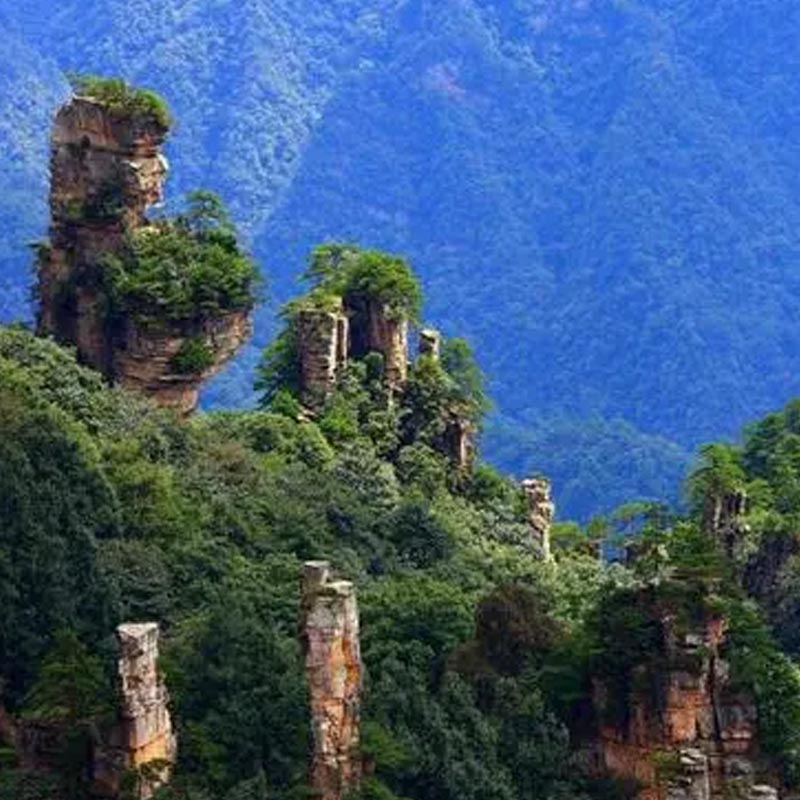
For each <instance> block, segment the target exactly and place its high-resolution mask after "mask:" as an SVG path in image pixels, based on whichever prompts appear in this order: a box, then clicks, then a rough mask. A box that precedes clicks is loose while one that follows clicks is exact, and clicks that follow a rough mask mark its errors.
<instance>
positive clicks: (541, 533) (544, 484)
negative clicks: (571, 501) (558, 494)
mask: <svg viewBox="0 0 800 800" xmlns="http://www.w3.org/2000/svg"><path fill="white" fill-rule="evenodd" d="M522 488H523V489H524V491H525V497H526V499H527V501H528V525H529V526H530V530H531V537H532V539H533V541H534V543H535V544H536V545H537V547H538V548H539V550H540V551H541V553H542V555H543V556H544V558H545V559H547V560H549V559H550V558H551V557H552V556H551V553H550V529H551V527H552V524H553V517H554V515H555V504H554V503H553V501H552V499H551V497H550V481H549V480H547V478H528V479H526V480H524V481H522Z"/></svg>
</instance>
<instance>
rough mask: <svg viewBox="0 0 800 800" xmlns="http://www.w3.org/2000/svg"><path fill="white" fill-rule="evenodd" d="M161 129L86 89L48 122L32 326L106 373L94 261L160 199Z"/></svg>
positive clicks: (164, 166) (108, 352) (153, 121)
mask: <svg viewBox="0 0 800 800" xmlns="http://www.w3.org/2000/svg"><path fill="white" fill-rule="evenodd" d="M167 132H168V130H167V128H166V127H165V126H164V125H162V124H161V123H160V122H159V121H158V120H156V119H155V118H154V117H152V116H149V115H139V116H133V117H122V116H119V115H116V114H114V113H113V112H112V111H111V110H110V109H109V108H108V107H107V106H106V105H104V104H102V103H99V102H97V101H95V100H93V99H91V98H88V97H74V98H73V99H72V100H71V101H70V102H69V103H67V104H66V105H64V106H63V107H62V108H61V109H60V110H59V112H58V114H57V115H56V119H55V123H54V126H53V133H52V151H51V158H50V176H51V177H50V181H51V183H50V215H51V221H50V244H49V247H48V248H44V249H43V251H42V252H41V254H40V260H39V295H40V303H41V304H40V310H39V328H40V330H41V331H42V332H43V333H48V334H51V335H54V336H55V337H56V338H58V339H60V340H61V341H65V342H69V343H71V344H74V345H75V346H76V347H77V349H78V353H79V355H80V356H81V358H82V359H83V360H84V361H85V362H87V363H88V364H91V365H92V366H93V367H95V368H96V369H98V370H100V371H101V372H103V373H104V374H106V375H107V376H109V377H111V375H110V373H111V359H112V354H111V345H110V340H109V337H108V335H107V331H106V323H105V315H104V311H105V308H104V302H103V298H102V297H101V296H100V295H99V294H98V291H97V285H98V281H97V270H98V268H99V266H98V265H99V263H100V262H101V260H102V257H103V256H104V255H105V254H106V253H113V252H116V251H118V250H119V249H120V247H121V246H122V244H123V241H124V237H125V233H126V231H127V230H129V229H131V228H134V227H138V226H139V225H142V224H144V223H145V212H146V211H147V209H148V208H149V207H150V206H152V205H153V204H155V203H157V202H158V201H160V200H161V196H162V187H163V183H164V179H165V177H166V173H167V162H166V159H165V158H164V156H163V155H162V154H161V146H162V144H163V143H164V140H165V138H166V136H167Z"/></svg>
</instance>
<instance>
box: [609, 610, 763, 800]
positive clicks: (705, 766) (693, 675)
mask: <svg viewBox="0 0 800 800" xmlns="http://www.w3.org/2000/svg"><path fill="white" fill-rule="evenodd" d="M661 625H662V633H663V636H664V640H665V643H666V654H665V658H664V661H663V669H661V670H660V671H659V674H657V675H654V674H652V668H651V672H650V673H647V672H645V671H644V669H643V670H642V671H641V672H639V673H637V674H635V675H634V680H633V681H632V682H631V684H632V688H631V689H630V693H629V695H628V696H627V697H626V698H623V705H624V708H623V710H622V711H623V713H622V714H621V715H618V717H617V719H618V722H616V723H615V724H609V723H601V724H600V727H599V737H598V738H599V741H598V747H599V755H600V763H601V766H602V767H603V768H604V769H605V770H607V771H608V772H609V773H611V774H612V775H615V776H617V777H621V778H626V779H632V780H634V781H636V782H637V783H638V784H639V785H640V786H641V791H640V793H639V798H640V800H722V799H723V798H725V797H728V796H748V794H749V793H750V792H751V791H752V790H753V788H754V787H755V786H756V783H755V776H756V773H757V772H758V771H760V769H761V768H762V766H763V765H762V764H761V763H760V762H759V758H758V753H759V747H758V724H757V722H758V720H757V712H756V706H755V703H754V700H753V698H752V697H750V696H749V695H746V694H742V693H739V692H736V691H734V690H733V689H732V687H731V685H730V680H729V670H728V665H727V663H726V662H725V660H724V659H723V658H722V656H721V655H720V652H721V649H722V647H723V645H724V642H725V628H726V625H725V621H724V620H722V619H720V618H715V617H709V618H707V619H706V620H705V622H704V623H703V624H702V625H698V626H697V627H696V628H695V629H693V630H691V631H690V632H683V633H678V632H677V631H676V630H675V629H674V621H673V620H672V619H671V618H669V617H665V618H664V619H663V620H662V623H661ZM637 687H638V688H637ZM654 687H658V688H657V690H655V691H654ZM654 695H659V696H658V697H655V696H654ZM610 702H612V700H611V698H610V696H609V692H608V690H607V687H605V686H604V685H603V684H602V683H600V682H595V685H594V706H595V712H596V714H597V717H598V719H600V720H603V719H604V718H607V714H606V713H605V712H606V711H607V709H608V706H609V703H610Z"/></svg>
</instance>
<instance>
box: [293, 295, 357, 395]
mask: <svg viewBox="0 0 800 800" xmlns="http://www.w3.org/2000/svg"><path fill="white" fill-rule="evenodd" d="M295 326H296V328H295V330H296V334H297V349H298V354H299V358H300V388H301V395H302V399H303V402H304V403H306V404H307V405H309V406H312V407H313V406H314V405H316V404H317V403H318V402H319V401H320V400H323V399H325V398H326V397H328V396H329V395H330V394H331V392H332V391H333V389H334V387H335V386H336V379H337V377H338V375H339V370H340V369H341V368H342V367H344V366H345V365H346V364H347V357H348V354H349V351H350V332H349V320H348V318H347V316H346V315H345V314H344V312H343V311H342V310H338V311H323V310H322V309H314V308H309V309H302V310H301V311H299V312H298V315H297V319H296V321H295Z"/></svg>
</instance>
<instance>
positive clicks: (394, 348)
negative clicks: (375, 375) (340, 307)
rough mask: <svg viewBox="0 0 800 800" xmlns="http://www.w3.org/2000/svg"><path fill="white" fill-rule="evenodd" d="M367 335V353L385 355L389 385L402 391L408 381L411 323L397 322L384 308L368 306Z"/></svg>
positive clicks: (398, 320)
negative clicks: (409, 328)
mask: <svg viewBox="0 0 800 800" xmlns="http://www.w3.org/2000/svg"><path fill="white" fill-rule="evenodd" d="M366 335H367V350H368V351H369V350H372V351H374V352H376V353H381V354H382V355H383V369H384V374H385V376H386V383H387V385H388V386H389V387H390V388H392V389H401V388H402V387H403V385H404V384H405V382H406V378H407V377H408V320H407V319H405V318H404V317H400V318H395V317H394V316H392V315H391V314H390V313H389V310H388V309H387V308H386V306H384V305H382V304H379V303H369V304H368V308H367V330H366Z"/></svg>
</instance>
